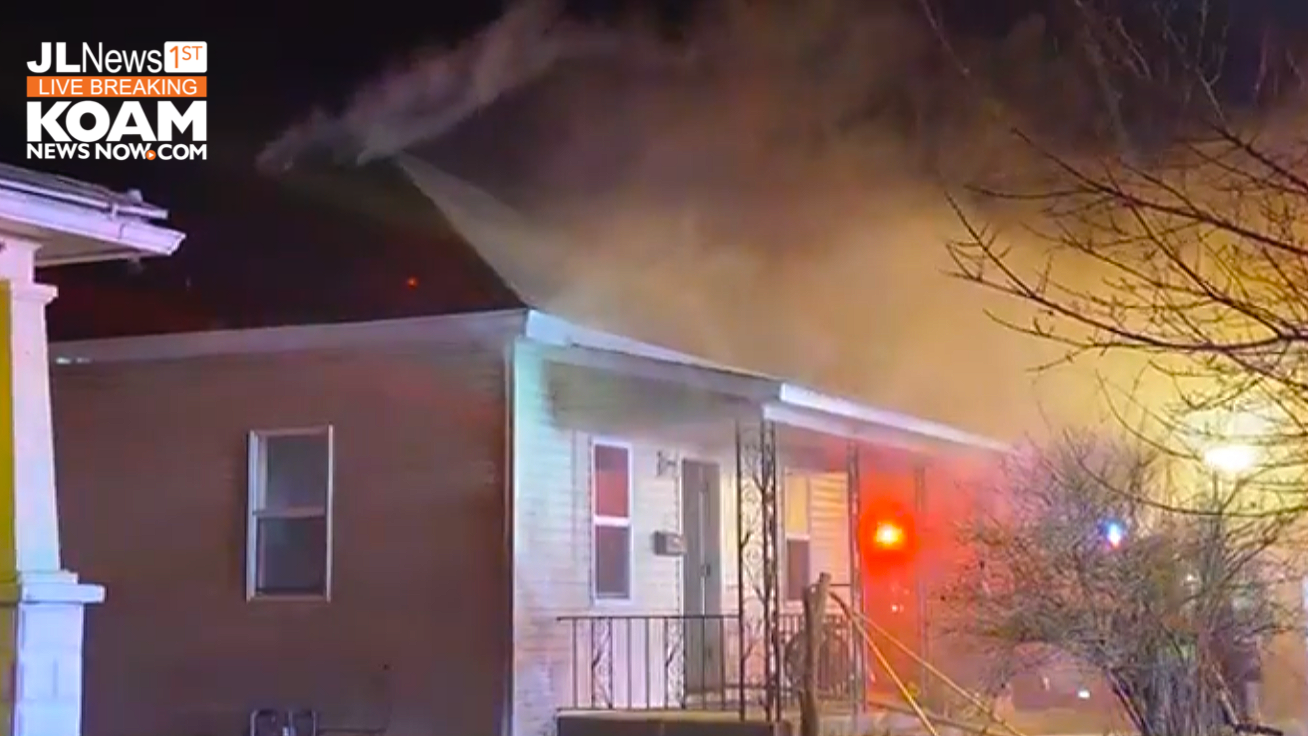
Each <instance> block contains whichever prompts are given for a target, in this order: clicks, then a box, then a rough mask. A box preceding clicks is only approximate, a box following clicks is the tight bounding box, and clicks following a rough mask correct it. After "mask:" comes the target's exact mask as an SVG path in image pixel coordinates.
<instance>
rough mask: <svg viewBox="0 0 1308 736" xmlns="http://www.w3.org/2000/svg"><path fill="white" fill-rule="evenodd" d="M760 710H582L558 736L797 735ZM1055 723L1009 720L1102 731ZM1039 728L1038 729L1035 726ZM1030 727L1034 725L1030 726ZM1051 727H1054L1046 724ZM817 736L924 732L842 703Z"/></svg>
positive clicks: (950, 730)
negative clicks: (771, 720) (769, 720)
mask: <svg viewBox="0 0 1308 736" xmlns="http://www.w3.org/2000/svg"><path fill="white" fill-rule="evenodd" d="M764 718H765V716H764V713H763V710H762V709H761V708H757V707H752V708H750V709H748V710H747V712H746V716H745V720H743V721H742V720H741V719H740V713H739V711H737V710H681V709H666V710H657V709H656V710H626V711H622V710H589V711H586V710H583V711H564V712H561V713H559V714H558V723H559V736H707V735H708V734H712V736H798V734H799V710H798V709H797V708H795V709H787V710H785V711H783V713H782V716H781V720H780V722H779V723H775V724H770V723H768V722H767V721H766V720H765V719H764ZM1055 720H1057V721H1062V722H1060V723H1057V725H1055V723H1053V722H1046V723H1044V724H1035V723H1014V724H1013V726H1014V727H1016V728H1018V729H1019V730H1020V731H1022V732H1023V733H1025V734H1030V736H1037V735H1039V736H1081V735H1082V734H1090V733H1093V734H1096V735H1099V734H1102V733H1104V731H1103V730H1102V729H1101V728H1097V727H1096V726H1095V725H1093V724H1089V723H1087V724H1084V725H1085V728H1077V727H1076V725H1075V724H1074V723H1069V722H1067V720H1068V719H1055ZM935 725H936V730H937V731H938V732H939V734H940V736H972V732H971V731H970V730H969V729H965V728H961V727H959V726H955V725H949V724H948V723H943V722H940V721H937V722H936V724H935ZM1042 725H1043V726H1044V728H1041V727H1040V726H1042ZM1032 726H1034V728H1032ZM1050 726H1053V728H1050ZM819 732H820V733H821V734H822V736H927V732H926V730H925V729H923V728H922V725H921V723H919V722H918V720H917V718H915V717H914V716H912V715H909V714H906V713H900V712H896V711H890V710H885V709H880V708H876V707H875V706H871V707H869V708H868V709H866V710H863V711H861V712H859V713H855V712H854V711H853V708H852V706H850V705H847V704H825V705H824V706H823V712H822V721H821V728H820V731H819ZM988 733H990V734H993V736H1005V735H1006V734H1007V732H1006V731H1005V730H1004V729H1003V727H1002V726H1000V725H999V724H994V725H992V726H991V727H990V728H989V730H988Z"/></svg>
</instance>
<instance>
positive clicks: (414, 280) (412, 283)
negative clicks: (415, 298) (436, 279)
mask: <svg viewBox="0 0 1308 736" xmlns="http://www.w3.org/2000/svg"><path fill="white" fill-rule="evenodd" d="M404 285H405V286H407V287H409V288H410V289H416V288H418V277H417V276H410V277H409V278H408V279H407V280H406V281H405V282H404Z"/></svg>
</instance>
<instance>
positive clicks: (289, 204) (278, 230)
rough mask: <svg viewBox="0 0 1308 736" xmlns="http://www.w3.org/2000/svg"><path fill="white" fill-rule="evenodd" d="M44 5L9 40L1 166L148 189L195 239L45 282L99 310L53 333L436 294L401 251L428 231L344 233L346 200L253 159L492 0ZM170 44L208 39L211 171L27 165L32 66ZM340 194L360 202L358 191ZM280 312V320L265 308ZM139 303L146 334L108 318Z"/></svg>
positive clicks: (479, 18) (367, 226) (2, 63)
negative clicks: (89, 52)
mask: <svg viewBox="0 0 1308 736" xmlns="http://www.w3.org/2000/svg"><path fill="white" fill-rule="evenodd" d="M27 7H28V8H32V7H34V5H29V6H27ZM44 7H46V8H49V9H50V11H51V12H48V13H45V14H44V17H42V14H41V13H39V12H38V11H37V10H30V9H25V10H24V13H26V14H27V17H26V18H21V19H18V20H16V21H15V20H11V19H6V24H5V27H4V28H3V30H0V85H2V86H0V161H4V162H6V163H11V164H15V165H18V166H25V167H29V168H35V169H39V170H43V171H50V172H52V173H59V174H64V175H67V176H72V177H76V178H80V179H85V180H89V181H94V182H96V183H100V184H104V185H106V186H111V187H114V188H119V189H126V188H133V187H134V188H139V189H141V190H142V191H143V192H144V194H145V196H146V198H147V199H148V200H149V201H151V202H153V203H156V204H159V205H162V206H165V207H167V208H169V209H170V210H171V213H172V218H171V223H172V224H173V225H174V226H176V227H178V228H180V229H181V230H183V231H185V232H186V233H188V237H187V239H186V241H185V243H184V244H183V247H182V250H181V251H180V252H179V253H178V254H177V255H176V256H174V257H172V258H169V259H154V260H151V261H149V262H147V263H146V264H144V265H143V266H142V267H140V268H132V267H130V266H129V265H127V264H107V265H103V266H90V267H82V266H79V267H67V268H61V269H58V270H57V271H52V272H50V273H47V274H45V275H44V278H45V279H46V280H48V281H51V282H54V283H56V284H58V285H60V287H61V291H62V296H61V301H63V302H64V304H63V305H60V306H61V307H65V308H64V309H62V310H61V311H59V312H58V313H57V314H56V315H55V317H60V318H62V317H68V316H69V312H70V309H71V307H73V306H76V307H77V310H76V311H78V312H85V311H86V309H87V304H86V303H87V302H88V301H90V302H93V303H94V305H95V306H96V310H95V311H97V312H99V314H98V315H96V316H97V320H93V322H95V324H88V323H86V321H85V320H81V319H79V320H70V319H56V318H52V322H57V323H58V324H55V325H52V329H55V331H56V332H62V333H65V335H67V336H83V334H96V333H113V332H120V331H123V330H125V329H131V330H133V331H135V330H143V331H157V330H161V329H177V328H193V327H197V326H200V325H199V324H198V323H197V322H216V323H222V324H230V325H232V326H237V325H241V324H254V323H260V322H264V321H269V320H271V321H273V322H276V321H283V322H284V321H293V320H300V319H306V318H312V317H314V316H315V315H316V314H317V313H319V312H323V311H326V312H330V311H331V307H332V304H331V302H339V301H344V300H348V299H352V298H357V295H358V292H360V291H370V292H372V293H373V294H374V295H376V294H385V293H390V294H392V295H394V298H396V299H400V300H403V299H410V300H412V299H413V298H414V297H413V295H410V294H406V293H405V292H408V291H423V290H426V289H427V288H428V287H427V282H428V281H430V279H426V278H423V279H420V280H418V282H417V283H418V284H419V285H420V288H416V289H415V288H413V285H412V283H411V279H413V278H414V275H415V274H420V275H421V272H422V269H423V267H424V260H430V259H429V258H428V255H427V254H428V253H429V252H430V251H429V249H424V248H421V247H413V243H412V242H408V243H404V242H398V241H404V240H405V239H406V238H407V239H408V240H409V241H413V240H414V239H421V238H422V234H421V233H417V232H413V231H412V229H410V231H408V232H399V233H398V234H397V233H394V232H390V231H388V230H387V229H386V228H385V227H372V226H371V225H372V223H366V222H362V221H361V219H362V220H366V219H368V218H360V217H357V216H354V217H353V218H352V219H350V221H349V222H347V223H346V224H344V225H342V224H341V223H340V222H338V221H336V220H334V219H333V217H335V216H336V213H334V212H333V210H336V209H339V207H337V206H336V204H334V203H333V202H331V201H325V200H324V198H323V197H321V196H320V195H310V194H306V193H304V192H302V191H300V190H299V189H297V188H296V187H295V186H294V184H293V183H288V182H284V181H278V180H274V179H269V178H268V177H265V176H262V175H260V174H259V173H257V172H256V171H255V169H254V156H255V153H256V152H257V151H258V150H259V147H260V146H261V145H262V144H264V143H266V142H267V141H269V140H270V139H271V138H272V137H274V136H275V135H276V134H277V133H278V132H279V131H280V130H281V129H282V127H283V126H284V125H286V124H287V123H288V122H290V121H291V120H292V119H294V118H295V117H297V116H298V115H301V114H303V113H305V112H307V111H308V110H309V109H310V108H311V107H312V106H314V105H315V104H323V103H326V104H332V103H336V102H338V101H339V100H340V99H341V98H342V97H343V96H344V95H347V94H348V93H349V92H350V91H351V90H352V89H354V88H355V86H356V85H358V84H359V83H360V82H361V81H364V80H366V79H368V78H369V77H371V76H372V75H374V74H376V73H377V72H378V71H380V70H381V69H383V68H385V67H386V66H388V65H390V64H395V63H399V62H402V61H403V59H404V58H405V56H406V54H407V52H408V51H409V50H411V49H413V48H416V47H419V46H422V45H424V44H430V43H439V42H448V41H449V40H451V39H455V38H458V37H460V36H462V35H464V34H466V33H468V32H469V31H470V30H474V29H476V28H477V27H478V26H480V25H481V24H483V23H485V22H487V21H488V20H490V19H492V18H494V17H495V16H496V15H497V14H498V12H499V10H500V8H499V6H498V4H497V3H493V2H479V1H478V0H461V1H459V2H442V1H441V0H427V1H424V2H413V1H412V0H397V1H391V0H378V1H370V2H366V3H363V2H350V3H339V4H335V5H333V4H327V3H305V2H281V3H279V2H265V3H262V4H259V5H255V4H249V5H246V6H245V7H241V5H240V4H215V5H209V6H205V7H206V8H213V10H212V11H207V12H203V13H201V12H195V13H191V12H189V11H185V10H182V11H179V10H178V8H179V6H178V5H177V4H176V3H164V2H154V1H152V0H145V1H144V2H138V3H133V4H131V5H130V10H123V11H118V10H116V9H117V8H118V7H121V6H116V5H107V4H97V6H91V5H89V4H88V5H87V8H88V9H87V10H83V9H82V8H81V7H79V8H78V10H77V11H76V12H73V11H71V10H67V9H65V7H64V6H63V4H61V3H53V2H50V3H45V4H44ZM91 7H99V8H102V9H103V10H102V11H101V12H92V11H90V10H89V8H91ZM180 7H184V6H180ZM169 40H202V41H207V42H208V44H209V50H210V57H211V59H210V68H209V73H208V80H209V82H208V84H209V92H208V100H209V158H208V160H207V161H205V162H159V161H152V162H94V161H91V162H81V161H61V162H40V161H27V160H25V155H24V128H23V114H24V101H25V96H24V94H23V90H22V84H23V77H24V75H25V73H26V68H25V63H26V61H27V60H29V59H33V58H36V56H37V53H38V49H39V43H40V42H41V41H68V42H70V44H71V43H76V44H79V45H80V43H81V42H84V41H90V42H98V41H102V42H104V44H105V45H106V47H121V48H150V47H161V46H162V44H163V43H164V42H165V41H169ZM343 181H344V180H343ZM345 186H349V184H348V181H346V184H345ZM341 196H342V198H343V199H347V200H348V199H351V193H350V192H349V191H348V190H346V191H343V192H342V193H341ZM320 213H321V214H320ZM347 219H348V218H347ZM401 230H403V228H401ZM388 241H389V242H388ZM333 291H335V292H336V295H335V296H333V295H332V294H331V292H333ZM269 303H275V305H274V306H273V307H269V309H272V310H273V311H280V315H278V316H273V317H267V316H266V315H260V314H258V312H260V311H262V310H264V308H265V305H267V304H269ZM143 307H144V308H145V309H146V310H147V311H150V312H152V313H153V314H152V315H151V316H148V317H141V318H140V322H141V323H140V325H137V326H135V327H132V326H120V325H119V324H117V323H119V322H122V321H123V320H115V319H110V318H109V316H107V313H110V312H114V311H116V310H117V311H133V312H139V311H141V309H142V308H143ZM170 315H171V316H170ZM328 316H329V317H330V315H328ZM74 322H76V324H74Z"/></svg>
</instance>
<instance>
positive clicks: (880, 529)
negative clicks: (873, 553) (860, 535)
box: [872, 521, 904, 549]
mask: <svg viewBox="0 0 1308 736" xmlns="http://www.w3.org/2000/svg"><path fill="white" fill-rule="evenodd" d="M872 541H873V542H874V543H875V544H876V545H877V546H878V547H881V548H882V549H898V548H900V547H903V546H904V530H903V529H902V528H901V527H899V526H898V525H896V524H891V523H890V522H885V521H883V522H881V523H880V524H877V529H876V531H875V532H874V533H873V534H872Z"/></svg>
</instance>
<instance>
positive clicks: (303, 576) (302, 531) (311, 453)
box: [245, 427, 332, 599]
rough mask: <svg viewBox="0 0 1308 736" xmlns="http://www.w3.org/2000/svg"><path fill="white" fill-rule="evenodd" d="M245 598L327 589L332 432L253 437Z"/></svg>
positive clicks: (320, 593)
mask: <svg viewBox="0 0 1308 736" xmlns="http://www.w3.org/2000/svg"><path fill="white" fill-rule="evenodd" d="M249 491H250V501H249V503H250V505H249V521H248V529H247V540H246V565H245V594H246V597H247V598H251V599H252V598H276V597H292V598H304V597H313V598H326V597H328V595H329V593H330V590H331V540H332V523H331V522H332V430H331V427H318V428H313V429H291V430H273V431H262V432H252V433H251V434H250V488H249Z"/></svg>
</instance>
